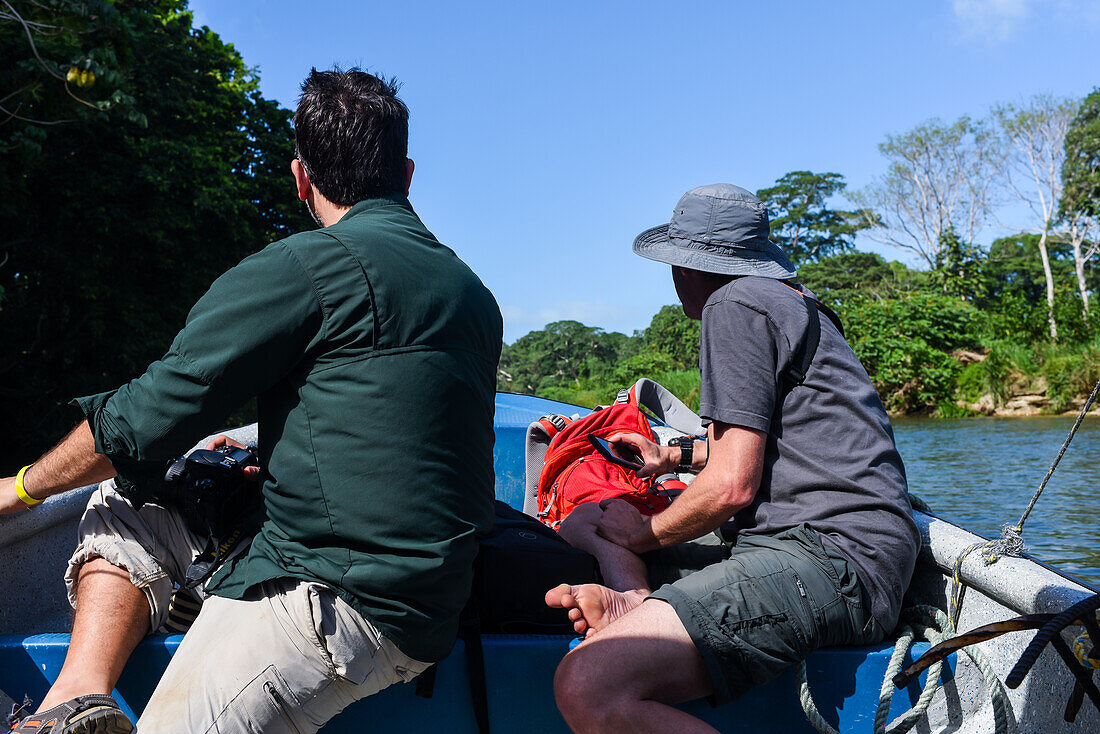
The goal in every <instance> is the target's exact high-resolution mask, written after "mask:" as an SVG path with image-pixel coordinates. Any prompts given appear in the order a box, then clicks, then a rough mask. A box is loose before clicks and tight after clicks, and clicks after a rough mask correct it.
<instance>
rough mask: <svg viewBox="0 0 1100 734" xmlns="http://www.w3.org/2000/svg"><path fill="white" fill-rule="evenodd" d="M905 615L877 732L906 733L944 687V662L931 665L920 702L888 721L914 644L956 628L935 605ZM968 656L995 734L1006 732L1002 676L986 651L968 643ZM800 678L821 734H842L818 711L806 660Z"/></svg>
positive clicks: (885, 682) (881, 700)
mask: <svg viewBox="0 0 1100 734" xmlns="http://www.w3.org/2000/svg"><path fill="white" fill-rule="evenodd" d="M905 616H906V617H909V618H910V619H911V620H912V621H911V622H907V623H904V624H902V626H901V627H900V628H899V631H900V634H899V636H898V640H897V642H896V643H895V644H894V652H893V654H892V655H891V657H890V663H889V664H888V665H887V666H886V675H885V676H884V678H883V681H882V689H881V690H880V691H879V702H878V708H877V709H876V711H875V725H874V731H875V734H905V732H908V731H909V730H910V729H912V728H913V726H915V725H916V723H917V722H918V721H920V719H921V718H922V717H923V716H924V715H925V714H926V713H927V711H928V707H929V705H931V703H932V699H933V697H934V696H935V695H936V692H937V691H938V690H939V689H940V687H941V685H942V684H941V680H940V679H941V673H942V669H943V663H942V661H939V662H936V663H935V664H933V665H932V666H930V667H929V669H928V673H927V676H926V678H925V683H924V688H923V689H922V690H921V694H920V696H919V697H918V698H917V702H916V703H915V704H913V707H912V708H910V709H909V710H908V711H906V712H905V713H904V714H902V715H901V716H900V717H898V718H897V719H895V720H894V722H893V723H892V724H891V725H888V724H887V717H888V716H889V715H890V705H891V703H892V702H893V696H894V684H893V678H894V676H895V675H897V674H898V672H900V671H901V668H902V664H903V663H904V661H905V655H906V653H907V652H908V651H909V648H910V647H912V645H913V643H914V641H915V640H916V638H917V637H920V638H921V639H923V640H925V641H927V642H929V643H930V644H932V645H938V644H939V643H940V642H943V641H944V640H947V639H949V638H951V637H953V636H954V634H955V628H954V626H953V625H952V624H951V619H950V618H949V617H948V616H947V615H946V614H944V612H943V611H942V610H939V609H936V608H934V607H929V606H924V605H919V606H916V607H910V608H908V609H906V611H905ZM962 650H963V652H964V653H966V655H967V657H969V658H970V659H971V661H973V663H974V665H975V666H977V668H978V670H979V671H980V672H981V674H982V678H983V680H984V681H985V684H986V689H987V690H988V691H989V698H990V701H991V702H992V704H993V722H994V732H995V734H1007V732H1008V714H1007V710H1006V705H1005V692H1004V688H1003V687H1002V685H1001V681H1000V679H999V678H998V677H997V674H996V673H995V672H994V671H993V668H992V667H991V666H990V665H989V662H988V661H987V660H986V657H985V654H984V653H983V652H982V651H981V649H980V648H979V647H978V645H969V646H967V647H964V648H962ZM796 675H797V679H798V698H799V701H801V703H802V710H803V711H804V712H805V714H806V719H807V720H808V721H809V722H810V724H811V725H812V726H813V727H814V728H815V729H817V731H819V732H821V734H839V732H838V731H837V730H836V729H834V728H833V727H832V726H831V725H830V724H829V722H827V721H826V720H825V718H824V717H823V716H822V715H821V712H820V711H818V709H817V705H816V704H815V703H814V700H813V695H812V694H811V692H810V684H809V680H808V678H807V675H806V662H805V661H803V662H801V663H799V664H798V669H797V671H796Z"/></svg>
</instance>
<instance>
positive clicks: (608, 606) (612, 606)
mask: <svg viewBox="0 0 1100 734" xmlns="http://www.w3.org/2000/svg"><path fill="white" fill-rule="evenodd" d="M647 596H649V592H648V591H614V590H612V589H609V588H607V587H606V586H600V585H599V584H583V585H581V586H570V585H569V584H561V585H559V586H555V587H554V588H553V589H550V591H548V592H546V604H547V606H551V607H560V608H564V609H568V610H569V619H571V620H572V621H573V629H575V630H576V631H577V632H578V633H581V632H583V633H584V635H585V637H587V636H589V635H592V634H595V633H596V632H599V631H600V630H602V629H603V628H604V627H606V626H607V625H609V624H611V623H612V622H613V621H615V620H616V619H618V618H619V617H621V616H623V615H624V614H626V613H627V612H629V611H630V610H631V609H633V608H634V607H636V606H638V605H639V604H641V603H642V602H643V601H644V600H645V598H646V597H647Z"/></svg>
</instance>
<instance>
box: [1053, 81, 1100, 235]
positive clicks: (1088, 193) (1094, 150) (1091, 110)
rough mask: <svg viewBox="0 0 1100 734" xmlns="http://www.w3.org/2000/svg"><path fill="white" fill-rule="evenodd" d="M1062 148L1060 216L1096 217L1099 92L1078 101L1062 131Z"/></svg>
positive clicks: (1099, 193) (1098, 212)
mask: <svg viewBox="0 0 1100 734" xmlns="http://www.w3.org/2000/svg"><path fill="white" fill-rule="evenodd" d="M1065 146H1066V147H1065V152H1066V157H1065V160H1064V161H1063V163H1062V186H1063V193H1062V200H1061V205H1060V206H1061V208H1060V212H1061V215H1062V217H1063V218H1067V219H1068V218H1072V217H1073V215H1074V214H1081V215H1085V216H1090V217H1100V89H1094V90H1093V91H1092V93H1091V94H1090V95H1088V96H1087V97H1085V99H1084V100H1083V101H1082V102H1081V106H1080V108H1078V110H1077V115H1076V116H1075V117H1074V118H1073V122H1071V123H1070V127H1069V130H1068V131H1067V132H1066V143H1065Z"/></svg>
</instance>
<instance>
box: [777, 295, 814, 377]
mask: <svg viewBox="0 0 1100 734" xmlns="http://www.w3.org/2000/svg"><path fill="white" fill-rule="evenodd" d="M799 295H800V296H802V304H803V305H804V306H805V307H806V317H807V318H808V319H809V323H808V324H807V326H806V334H805V336H804V337H803V339H802V340H801V341H800V342H799V344H798V349H797V351H796V352H795V359H792V360H791V366H790V367H788V368H787V371H786V373H784V375H783V393H784V394H786V393H788V392H790V391H791V390H792V389H794V387H795V386H797V385H801V384H802V381H803V380H805V379H806V373H807V372H808V371H809V369H810V363H811V362H813V361H814V355H815V354H817V345H818V343H819V342H820V341H821V317H819V316H818V315H817V306H816V305H815V304H816V303H817V302H816V301H814V300H813V299H812V298H807V297H806V296H805V295H804V294H802V293H799Z"/></svg>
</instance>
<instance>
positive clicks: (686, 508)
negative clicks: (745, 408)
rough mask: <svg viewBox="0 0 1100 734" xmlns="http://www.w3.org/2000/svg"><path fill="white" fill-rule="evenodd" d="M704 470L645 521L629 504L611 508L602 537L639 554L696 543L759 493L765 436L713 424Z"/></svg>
mask: <svg viewBox="0 0 1100 734" xmlns="http://www.w3.org/2000/svg"><path fill="white" fill-rule="evenodd" d="M709 438H710V441H709V447H708V448H709V452H708V453H709V456H708V457H707V459H706V466H705V467H704V468H703V470H702V471H700V472H699V475H698V476H697V477H696V478H695V481H693V482H692V483H691V484H690V485H689V486H688V488H687V489H686V490H684V492H683V494H681V495H680V496H679V497H678V498H677V499H676V501H675V502H673V503H672V505H671V506H670V507H669V508H668V509H667V510H665V511H664V512H662V513H659V514H657V515H654V516H652V517H642V516H641V515H640V514H639V513H638V512H637V510H635V509H634V508H633V507H631V506H630V505H629V504H627V503H626V502H621V501H619V502H615V501H612V502H608V503H606V505H605V512H604V515H603V518H602V519H601V520H600V522H599V525H598V532H599V534H600V535H601V536H603V537H604V538H606V539H608V540H610V541H612V542H614V543H618V544H619V545H621V546H623V547H625V548H628V549H630V550H632V551H634V552H635V553H641V552H644V551H648V550H654V549H657V548H665V547H668V546H670V545H675V544H677V543H683V542H685V541H688V540H694V539H695V538H698V537H700V536H702V535H705V534H706V533H709V532H711V531H712V530H714V529H716V528H717V527H718V526H720V525H721V524H722V523H724V522H725V521H726V520H729V519H730V518H731V517H733V515H734V514H735V513H737V512H738V511H739V510H741V509H743V508H745V507H748V506H749V504H751V503H752V500H753V498H754V497H755V496H756V492H757V490H758V489H759V488H760V477H761V475H762V473H763V468H764V446H765V443H766V440H767V434H766V433H764V432H763V431H757V430H755V429H751V428H742V427H740V426H730V425H726V424H721V423H712V424H711V426H710V429H709Z"/></svg>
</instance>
